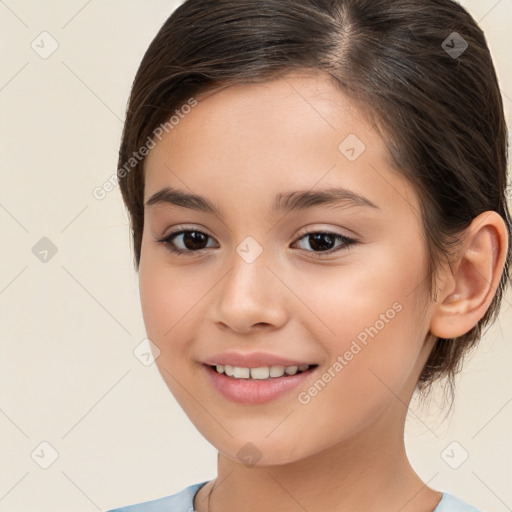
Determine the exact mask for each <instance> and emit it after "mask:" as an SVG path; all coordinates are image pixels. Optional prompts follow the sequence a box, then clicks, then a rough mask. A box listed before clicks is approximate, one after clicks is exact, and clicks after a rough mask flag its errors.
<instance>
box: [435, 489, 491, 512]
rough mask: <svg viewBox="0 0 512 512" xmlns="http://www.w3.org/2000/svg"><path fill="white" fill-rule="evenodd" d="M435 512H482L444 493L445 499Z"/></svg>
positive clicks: (442, 499) (443, 498)
mask: <svg viewBox="0 0 512 512" xmlns="http://www.w3.org/2000/svg"><path fill="white" fill-rule="evenodd" d="M434 512H482V511H481V510H479V509H478V508H475V507H473V506H472V505H470V504H469V503H466V502H465V501H462V500H461V499H459V498H457V497H456V496H454V495H453V494H450V493H449V492H443V497H442V498H441V501H440V502H439V505H437V507H436V508H435V510H434Z"/></svg>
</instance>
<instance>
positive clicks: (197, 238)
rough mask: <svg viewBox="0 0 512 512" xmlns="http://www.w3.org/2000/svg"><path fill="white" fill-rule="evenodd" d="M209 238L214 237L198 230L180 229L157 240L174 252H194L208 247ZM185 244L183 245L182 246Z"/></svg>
mask: <svg viewBox="0 0 512 512" xmlns="http://www.w3.org/2000/svg"><path fill="white" fill-rule="evenodd" d="M208 239H212V238H211V237H210V236H208V235H207V234H206V233H203V232H201V231H196V230H191V229H189V230H184V229H183V230H180V231H175V232H173V233H170V234H169V235H167V236H165V237H163V238H160V239H158V240H157V242H160V243H163V244H164V245H165V247H166V248H167V249H168V250H169V251H170V252H173V253H176V254H182V253H187V252H188V253H194V252H199V251H202V250H203V249H207V248H208V247H207V242H208ZM212 240H213V239H212ZM182 246H183V247H182Z"/></svg>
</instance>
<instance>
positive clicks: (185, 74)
mask: <svg viewBox="0 0 512 512" xmlns="http://www.w3.org/2000/svg"><path fill="white" fill-rule="evenodd" d="M454 33H456V34H454ZM465 44H467V48H466V49H465V51H463V50H464V48H465ZM457 49H458V51H457ZM456 51H457V52H456ZM293 70H318V71H321V72H326V73H328V74H330V75H331V76H332V77H333V79H334V80H335V82H336V83H337V84H339V87H340V90H342V91H343V92H344V93H345V94H346V95H348V96H349V97H350V98H352V99H353V100H355V101H356V104H357V105H358V106H359V107H360V108H361V111H362V112H364V113H365V115H367V116H368V118H369V119H371V120H373V122H374V127H375V128H377V127H379V128H377V129H379V131H380V133H381V135H382V136H383V140H384V142H385V144H386V146H387V148H388V150H389V154H390V156H391V159H392V160H393V162H394V165H395V167H396V168H397V169H398V170H399V171H400V172H401V173H402V174H403V175H404V176H405V177H406V178H407V179H408V180H410V182H411V183H412V184H413V186H414V187H415V190H416V191H417V193H418V196H419V198H420V203H421V214H422V218H423V225H424V231H425V238H426V246H427V252H428V256H429V274H428V276H427V278H428V281H429V284H430V291H431V296H432V294H433V293H434V289H435V270H436V268H438V264H439V262H440V261H441V258H443V257H445V256H446V255H448V254H450V252H453V251H454V250H456V247H457V242H458V241H459V240H460V237H458V236H457V235H460V234H461V233H462V232H463V230H464V229H465V228H467V227H468V226H469V224H470V223H471V221H472V220H473V219H474V218H475V217H476V216H478V215H479V214H480V213H482V212H484V211H488V210H494V211H496V212H498V213H499V214H500V215H501V216H502V217H503V219H504V220H505V221H506V224H507V229H508V232H509V233H510V231H511V222H510V215H509V211H508V206H507V201H506V186H507V150H508V148H507V126H506V122H505V118H504V112H503V104H502V99H501V95H500V90H499V86H498V81H497V77H496V72H495V69H494V65H493V62H492V59H491V56H490V53H489V49H488V47H487V43H486V39H485V36H484V34H483V32H482V30H481V29H480V28H479V27H478V25H477V23H476V22H475V21H474V19H473V18H472V17H471V15H470V14H469V13H468V12H467V11H466V10H465V9H464V8H463V7H461V6H460V5H459V4H457V3H456V2H454V1H452V0H401V1H395V0H187V1H185V2H184V3H183V4H182V5H180V6H179V7H178V8H177V9H176V10H175V11H174V12H173V13H172V15H171V16H170V17H169V18H168V19H167V21H166V22H165V23H164V25H163V26H162V28H161V29H160V31H159V32H158V34H157V35H156V37H155V38H154V40H153V41H152V43H151V44H150V46H149V48H148V50H147V51H146V54H145V55H144V58H143V60H142V62H141V65H140V67H139V70H138V72H137V74H136V77H135V80H134V83H133V87H132V92H131V96H130V99H129V104H128V109H127V116H126V123H125V126H124V132H123V137H122V142H121V147H120V151H119V168H118V180H119V184H120V188H121V192H122V195H123V200H124V202H125V204H126V207H127V209H128V211H129V215H130V221H131V229H132V234H133V244H134V250H135V256H134V260H135V267H136V269H138V266H139V261H140V249H141V240H142V230H143V222H144V204H143V197H144V159H140V160H136V161H134V164H133V165H132V167H133V168H132V169H129V170H127V168H126V162H128V161H131V160H130V159H131V158H132V155H133V154H134V152H137V151H138V150H139V149H140V148H142V147H144V145H145V144H146V141H149V140H153V139H154V130H155V129H156V128H157V127H158V126H159V125H161V124H163V123H165V122H166V121H167V120H168V119H169V117H170V116H171V115H172V114H173V113H174V112H175V110H176V109H177V108H178V107H179V106H180V105H182V104H184V102H186V101H187V100H190V98H192V97H193V96H194V95H197V94H200V93H203V92H205V91H208V90H211V89H212V88H216V87H219V86H226V85H231V84H236V83H249V82H263V81H266V80H269V79H272V78H275V77H278V76H279V75H281V74H283V73H285V72H288V71H293ZM122 166H124V167H122ZM510 261H511V251H510V244H509V247H508V252H507V259H506V263H505V269H504V272H503V275H502V276H501V280H500V283H499V287H498V289H497V291H496V293H495V296H494V298H493V300H492V303H491V305H490V307H489V309H488V310H487V312H486V314H485V315H484V317H483V318H482V319H481V320H480V321H479V322H478V324H477V325H476V326H475V327H474V328H473V329H471V330H470V331H469V332H468V333H466V334H465V335H463V336H460V337H458V338H454V339H437V340H436V343H435V346H434V348H433V350H432V352H431V354H430V357H429V359H428V361H427V363H426V365H425V367H424V369H423V371H422V373H421V376H420V378H419V382H418V389H419V390H425V389H428V388H429V387H430V384H431V383H432V382H433V381H434V380H436V379H437V378H439V377H447V380H448V382H449V384H450V387H451V388H452V387H453V382H454V376H455V374H456V373H457V372H458V371H459V370H460V365H461V361H462V357H463V355H465V353H466V352H467V351H468V350H470V349H471V348H472V347H473V346H475V345H476V343H477V342H478V341H479V339H480V337H481V335H482V328H483V327H484V326H486V325H487V324H489V323H492V322H493V321H494V320H495V318H496V316H497V314H498V312H499V307H500V303H501V300H502V295H503V293H504V291H505V288H506V285H507V284H508V280H509V267H510Z"/></svg>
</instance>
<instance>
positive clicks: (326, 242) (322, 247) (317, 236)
mask: <svg viewBox="0 0 512 512" xmlns="http://www.w3.org/2000/svg"><path fill="white" fill-rule="evenodd" d="M300 240H305V241H306V243H307V244H308V245H309V247H310V248H311V251H309V250H308V249H305V250H307V251H308V252H313V253H318V254H317V255H318V256H322V255H324V254H332V253H334V252H337V251H339V250H341V249H348V248H349V247H350V246H351V245H353V244H355V243H356V240H354V239H353V238H349V237H346V236H344V235H340V234H339V233H329V232H324V231H315V232H311V233H306V234H305V235H302V236H301V237H300V238H299V241H300ZM336 240H339V241H340V242H341V244H339V245H338V246H335V242H336Z"/></svg>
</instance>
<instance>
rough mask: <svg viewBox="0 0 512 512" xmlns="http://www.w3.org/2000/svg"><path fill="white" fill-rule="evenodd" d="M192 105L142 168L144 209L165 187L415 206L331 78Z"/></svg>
mask: <svg viewBox="0 0 512 512" xmlns="http://www.w3.org/2000/svg"><path fill="white" fill-rule="evenodd" d="M195 99H196V100H197V102H198V103H197V106H195V107H193V108H191V109H190V110H187V111H188V113H187V114H183V115H182V116H180V119H179V122H178V123H177V124H175V125H174V126H173V128H172V129H171V130H169V132H168V133H164V135H163V137H162V140H161V141H158V142H157V144H156V147H155V148H154V149H152V150H151V151H150V153H149V155H148V157H147V159H146V165H145V167H146V186H145V198H144V200H145V201H147V200H148V199H149V198H150V197H151V196H152V195H154V194H155V193H157V192H158V191H159V190H161V189H162V188H163V187H165V186H169V185H172V186H173V187H174V188H180V189H184V188H185V189H186V188H189V189H193V190H189V192H193V193H196V194H200V195H203V196H209V195H211V193H212V192H213V191H217V192H225V193H229V192H230V191H233V192H237V193H240V192H242V191H245V192H248V191H251V192H254V194H255V196H254V197H256V196H257V197H260V198H261V197H267V196H269V195H271V196H272V199H273V198H274V196H276V195H278V194H279V193H282V192H288V191H290V190H292V189H293V190H310V189H312V188H314V187H316V186H318V187H320V188H326V187H339V186H343V187H345V188H348V189H350V190H352V191H354V192H356V193H357V192H362V191H366V192H368V191H370V192H371V193H372V194H373V197H374V198H376V197H378V196H379V195H382V194H384V195H388V196H397V195H398V196H400V197H401V198H402V199H405V201H406V202H407V203H409V205H412V206H414V205H416V206H417V203H416V198H415V194H414V192H413V191H412V189H411V187H410V186H409V184H408V183H407V182H406V181H405V179H404V178H403V177H402V176H401V175H400V174H398V173H397V172H396V171H395V170H393V169H392V168H391V166H390V164H389V162H390V159H389V154H388V152H387V150H386V147H385V145H384V142H383V141H382V139H381V138H380V135H379V134H378V133H377V131H375V130H374V129H373V127H372V126H371V125H370V124H369V123H368V122H367V120H365V118H364V117H363V116H362V115H361V114H360V112H359V111H358V109H357V106H356V105H355V103H354V102H353V101H352V100H350V99H349V98H348V97H346V96H345V95H344V94H343V93H342V92H341V91H340V89H339V88H338V87H337V86H336V85H335V84H334V82H333V81H332V79H331V78H330V77H329V76H328V75H323V74H318V75H311V74H295V75H294V74H289V75H286V76H283V77H281V78H278V79H275V80H272V81H269V82H264V83H257V84H237V85H232V86H229V87H224V88H221V89H219V90H216V91H208V92H206V93H205V94H203V95H200V96H198V97H197V98H195ZM228 195H229V194H228ZM364 195H366V197H368V194H364ZM394 199H395V200H396V197H395V198H394ZM269 206H270V202H269Z"/></svg>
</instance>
